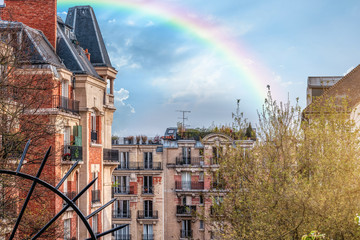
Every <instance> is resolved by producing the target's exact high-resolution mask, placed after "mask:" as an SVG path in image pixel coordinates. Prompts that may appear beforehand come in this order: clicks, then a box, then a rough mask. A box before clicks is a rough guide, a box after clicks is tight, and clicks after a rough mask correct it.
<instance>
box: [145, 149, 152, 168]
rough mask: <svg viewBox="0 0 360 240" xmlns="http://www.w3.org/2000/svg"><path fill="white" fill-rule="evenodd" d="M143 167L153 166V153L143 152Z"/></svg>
mask: <svg viewBox="0 0 360 240" xmlns="http://www.w3.org/2000/svg"><path fill="white" fill-rule="evenodd" d="M144 168H145V169H152V168H153V155H152V152H144Z"/></svg>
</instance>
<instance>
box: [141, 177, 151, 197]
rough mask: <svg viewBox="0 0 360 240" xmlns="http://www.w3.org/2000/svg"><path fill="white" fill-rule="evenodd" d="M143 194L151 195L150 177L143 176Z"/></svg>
mask: <svg viewBox="0 0 360 240" xmlns="http://www.w3.org/2000/svg"><path fill="white" fill-rule="evenodd" d="M143 193H153V177H152V176H144V189H143Z"/></svg>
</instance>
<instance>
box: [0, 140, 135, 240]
mask: <svg viewBox="0 0 360 240" xmlns="http://www.w3.org/2000/svg"><path fill="white" fill-rule="evenodd" d="M29 146H30V140H29V141H28V142H27V143H26V146H25V149H24V151H23V154H22V156H21V159H20V162H19V165H18V167H17V169H16V171H10V170H4V169H0V174H7V175H13V176H17V177H21V178H25V179H28V180H32V181H33V183H32V185H31V187H30V189H29V192H28V194H27V196H26V199H25V201H24V203H23V206H22V208H21V211H20V213H19V215H18V217H17V219H16V223H15V225H14V227H13V230H12V232H11V235H10V238H9V240H12V239H14V237H15V234H16V231H17V229H18V227H19V224H20V222H21V219H22V216H23V214H24V212H25V209H26V207H27V205H28V203H29V201H30V197H31V195H32V193H33V191H34V189H35V186H36V185H37V184H39V185H42V186H44V187H46V188H47V189H49V190H50V191H52V192H53V193H55V194H56V195H58V196H59V197H61V198H62V199H63V200H64V201H65V202H66V205H64V206H63V209H62V210H61V211H60V212H58V213H57V214H56V215H55V216H54V217H53V218H52V219H51V220H50V221H49V222H48V223H47V224H46V225H45V226H44V227H42V228H41V230H40V231H39V232H37V233H36V234H35V235H34V236H33V237H32V238H31V239H32V240H34V239H37V238H39V237H40V236H41V234H42V233H44V232H45V231H46V229H47V228H48V227H49V226H50V225H51V224H53V223H54V222H55V221H56V220H57V219H58V218H59V217H60V216H61V215H62V214H63V213H64V212H65V211H66V210H67V209H68V208H69V207H71V208H72V209H73V210H74V211H75V212H76V213H77V215H78V216H79V217H80V219H81V221H82V222H83V223H84V225H85V227H86V229H87V230H88V232H89V234H90V238H88V239H86V240H96V239H99V238H100V237H102V236H105V235H107V234H110V233H113V232H115V231H117V230H119V229H122V228H124V227H126V226H128V225H129V224H123V225H120V226H118V227H116V228H112V229H110V230H108V231H105V232H103V233H99V234H95V233H94V232H93V230H92V228H91V226H90V224H89V222H88V219H90V218H91V217H93V216H95V215H96V214H98V213H99V212H101V211H102V210H103V209H104V208H106V207H108V206H109V205H111V204H112V203H113V202H114V201H115V200H116V199H115V198H114V199H112V200H111V201H109V202H108V203H106V204H104V205H103V206H102V207H100V208H98V209H97V210H96V211H94V212H92V213H91V214H90V215H88V216H85V215H84V214H83V213H82V212H81V211H80V209H79V208H78V206H77V205H76V204H75V202H76V200H78V199H79V198H80V197H81V196H82V195H83V194H84V193H85V192H86V191H87V190H88V189H89V188H90V187H91V186H92V185H93V184H94V182H95V181H96V180H97V178H95V179H93V180H92V181H91V182H90V183H89V184H88V185H87V186H85V188H83V189H82V190H81V191H80V193H79V194H77V195H76V196H75V197H74V198H73V199H69V198H68V197H67V196H66V195H65V194H64V193H62V192H61V191H59V188H60V186H61V185H62V184H63V183H64V181H65V180H66V179H67V178H68V177H69V175H70V174H71V173H72V171H73V170H74V169H75V167H76V166H77V165H78V163H79V160H78V161H76V162H75V163H74V164H73V166H72V167H71V168H70V170H69V171H68V172H67V173H66V174H65V176H64V177H63V178H62V179H61V180H60V182H59V183H58V184H57V185H56V186H55V187H54V186H52V185H51V184H49V183H47V182H45V181H43V180H41V179H40V175H41V172H42V170H43V168H44V166H45V164H46V161H47V159H48V157H49V154H50V151H51V147H49V149H48V150H47V152H46V154H45V156H44V158H43V160H42V162H41V164H40V167H39V170H38V172H37V174H36V176H31V175H29V174H25V173H21V172H20V170H21V167H22V165H23V162H24V159H25V156H26V153H27V150H28V148H29Z"/></svg>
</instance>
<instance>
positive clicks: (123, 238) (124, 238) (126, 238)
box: [113, 232, 131, 240]
mask: <svg viewBox="0 0 360 240" xmlns="http://www.w3.org/2000/svg"><path fill="white" fill-rule="evenodd" d="M113 236H114V238H113V239H114V240H131V234H120V233H117V232H115V233H114V234H113Z"/></svg>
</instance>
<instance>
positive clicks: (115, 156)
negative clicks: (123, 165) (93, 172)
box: [103, 148, 119, 162]
mask: <svg viewBox="0 0 360 240" xmlns="http://www.w3.org/2000/svg"><path fill="white" fill-rule="evenodd" d="M103 159H104V161H110V162H119V151H118V150H113V149H107V148H104V150H103Z"/></svg>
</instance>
